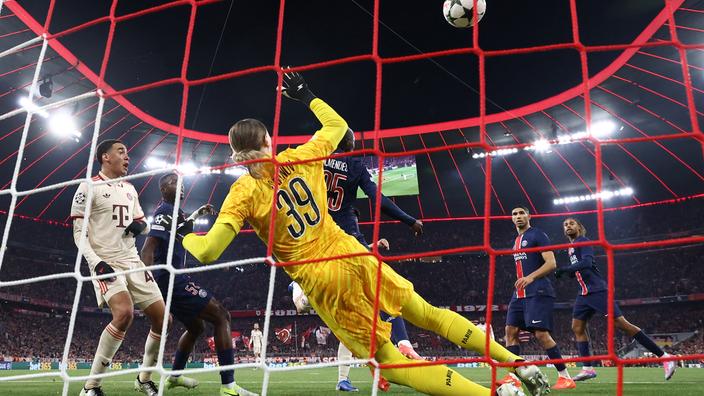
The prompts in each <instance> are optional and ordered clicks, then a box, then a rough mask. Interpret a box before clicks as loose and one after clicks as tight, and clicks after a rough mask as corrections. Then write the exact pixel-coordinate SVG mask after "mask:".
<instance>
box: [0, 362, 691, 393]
mask: <svg viewBox="0 0 704 396" xmlns="http://www.w3.org/2000/svg"><path fill="white" fill-rule="evenodd" d="M458 371H459V372H460V373H462V375H464V376H466V377H468V378H470V379H472V380H473V381H477V382H479V383H481V384H483V385H486V386H488V385H489V381H490V379H491V376H490V371H489V370H488V369H486V368H461V369H458ZM570 371H571V372H572V373H573V374H576V373H577V369H574V368H573V369H571V370H570ZM545 372H547V373H548V375H549V377H550V379H551V381H552V382H554V381H555V378H556V375H557V374H556V373H555V370H554V369H552V368H546V369H545ZM597 372H598V374H599V376H598V377H597V378H595V379H593V380H590V381H586V382H579V383H577V389H572V390H565V391H553V392H552V393H551V394H552V395H570V396H587V395H589V396H591V395H615V394H616V369H615V368H600V369H597ZM30 373H38V372H32V371H17V370H15V371H0V377H2V376H5V377H6V376H9V375H19V374H30ZM69 374H70V375H86V374H87V370H80V371H69ZM503 374H504V372H503V370H499V375H500V376H503ZM194 377H196V378H198V380H199V381H200V382H201V383H200V386H198V388H196V389H194V390H191V391H188V390H185V389H182V388H179V389H176V390H171V391H166V392H164V394H166V395H174V396H196V395H213V396H215V395H217V394H218V390H219V388H220V377H219V376H218V375H217V374H216V373H206V374H196V375H194ZM262 377H263V372H262V371H261V370H258V369H251V368H248V369H240V370H237V371H236V372H235V378H236V379H237V383H238V384H240V385H241V386H243V387H245V388H246V389H249V390H251V391H255V392H261V383H262ZM158 378H159V377H158V375H155V380H157V381H155V382H157V383H158ZM350 378H351V380H352V383H353V384H354V385H355V386H357V387H359V390H360V392H359V393H356V394H366V395H368V394H370V393H371V380H372V378H371V375H370V373H369V370H367V369H366V368H354V369H352V371H351V372H350ZM133 381H134V378H133V376H132V375H129V376H128V375H124V376H117V377H112V378H108V379H106V380H105V382H104V383H103V390H104V391H105V393H106V395H107V396H136V395H139V394H140V393H137V392H135V391H134V390H132V382H133ZM336 382H337V368H335V367H333V368H323V369H310V370H297V371H287V372H274V373H272V375H271V378H270V382H269V392H268V394H269V395H274V396H278V395H336V394H339V393H342V392H336V391H335V384H336ZM81 386H82V384H80V383H72V384H71V386H70V391H69V395H73V396H77V395H78V393H79V392H80V389H81ZM62 387H63V383H62V382H61V379H60V378H37V379H28V380H22V381H12V382H6V381H0V395H2V396H14V395H17V396H40V395H41V396H45V395H60V394H61V390H62ZM379 394H380V395H382V394H383V395H400V394H403V395H411V394H417V393H416V392H414V391H413V390H411V389H409V388H406V387H403V386H399V385H392V387H391V391H390V392H388V393H381V392H380V393H379ZM623 394H624V395H628V396H670V395H671V396H701V395H704V369H678V370H677V373H675V376H674V377H673V378H672V379H671V380H670V381H665V380H664V379H663V371H662V369H660V368H626V369H624V393H623Z"/></svg>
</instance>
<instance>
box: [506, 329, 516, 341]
mask: <svg viewBox="0 0 704 396" xmlns="http://www.w3.org/2000/svg"><path fill="white" fill-rule="evenodd" d="M517 339H518V327H513V326H506V340H507V341H514V340H517Z"/></svg>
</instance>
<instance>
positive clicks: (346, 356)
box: [337, 342, 352, 382]
mask: <svg viewBox="0 0 704 396" xmlns="http://www.w3.org/2000/svg"><path fill="white" fill-rule="evenodd" d="M351 359H352V351H350V350H349V349H347V347H346V346H345V344H343V343H342V342H340V345H339V346H338V347H337V361H338V362H339V361H343V360H351ZM337 376H338V382H339V381H344V380H348V379H350V365H349V364H341V365H339V366H337Z"/></svg>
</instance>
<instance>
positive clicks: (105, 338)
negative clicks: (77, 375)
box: [85, 323, 125, 389]
mask: <svg viewBox="0 0 704 396" xmlns="http://www.w3.org/2000/svg"><path fill="white" fill-rule="evenodd" d="M124 338H125V332H124V331H121V330H118V329H117V327H115V326H113V325H112V323H109V324H108V325H107V326H106V327H105V329H104V330H103V332H102V334H100V341H98V349H97V351H96V352H95V358H93V365H92V366H91V367H90V375H91V376H92V375H94V374H102V373H104V372H106V371H108V368H109V367H110V363H111V362H112V358H113V357H115V353H117V350H118V349H119V348H120V345H122V340H123V339H124ZM101 382H102V380H100V379H92V378H91V379H89V380H88V381H86V385H85V388H86V389H91V388H96V387H98V386H100V383H101Z"/></svg>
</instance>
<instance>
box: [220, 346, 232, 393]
mask: <svg viewBox="0 0 704 396" xmlns="http://www.w3.org/2000/svg"><path fill="white" fill-rule="evenodd" d="M217 354H218V363H219V364H220V365H221V366H228V365H230V364H234V363H235V351H234V350H233V349H232V348H228V349H224V350H221V351H217ZM220 383H221V384H223V385H228V384H232V385H233V386H234V383H235V370H233V369H230V370H223V371H221V372H220Z"/></svg>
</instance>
